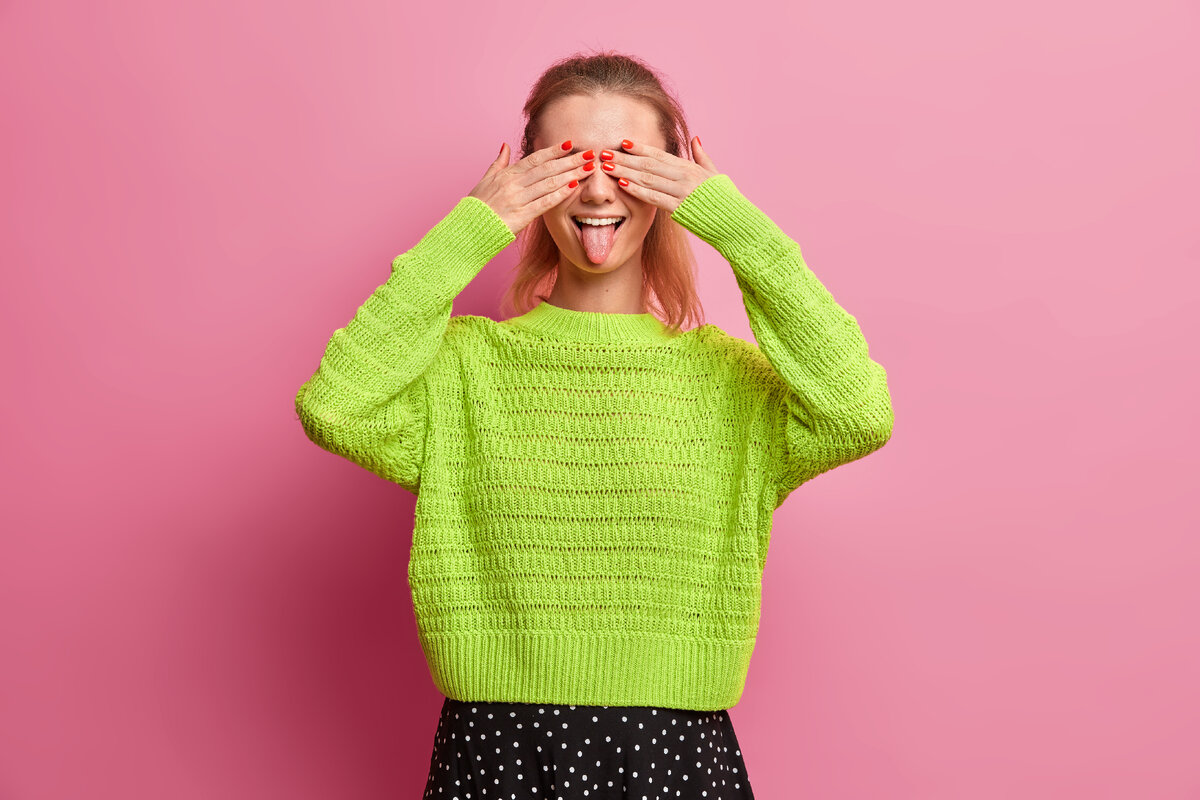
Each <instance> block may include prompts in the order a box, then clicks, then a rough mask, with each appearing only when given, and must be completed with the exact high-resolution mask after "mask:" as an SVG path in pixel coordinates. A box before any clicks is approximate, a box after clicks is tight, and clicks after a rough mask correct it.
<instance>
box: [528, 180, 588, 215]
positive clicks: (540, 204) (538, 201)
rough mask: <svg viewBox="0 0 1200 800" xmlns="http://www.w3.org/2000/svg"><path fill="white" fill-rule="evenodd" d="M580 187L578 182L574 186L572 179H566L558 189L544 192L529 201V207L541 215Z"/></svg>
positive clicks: (535, 213)
mask: <svg viewBox="0 0 1200 800" xmlns="http://www.w3.org/2000/svg"><path fill="white" fill-rule="evenodd" d="M547 180H552V179H550V178H548V179H547ZM573 180H575V179H573ZM578 188H579V184H578V183H576V184H575V185H574V186H572V185H571V181H565V182H564V183H563V185H562V186H559V187H558V188H557V189H554V190H553V191H551V192H548V193H546V194H543V195H541V196H540V197H536V198H534V199H533V200H532V202H530V203H529V209H530V211H531V212H532V213H533V214H534V215H535V216H539V217H540V216H541V215H542V214H545V213H546V212H547V211H549V210H551V209H552V208H554V207H556V206H557V205H558V204H559V203H561V202H563V201H564V200H566V199H567V198H568V197H570V196H571V195H573V194H575V191H576V190H577V189H578Z"/></svg>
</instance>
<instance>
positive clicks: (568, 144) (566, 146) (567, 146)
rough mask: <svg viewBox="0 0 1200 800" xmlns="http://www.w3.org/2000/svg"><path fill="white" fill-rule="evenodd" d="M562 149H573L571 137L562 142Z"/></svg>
mask: <svg viewBox="0 0 1200 800" xmlns="http://www.w3.org/2000/svg"><path fill="white" fill-rule="evenodd" d="M562 149H563V150H570V149H571V140H570V139H567V140H566V141H565V142H563V143H562Z"/></svg>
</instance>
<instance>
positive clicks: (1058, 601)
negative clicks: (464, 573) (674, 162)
mask: <svg viewBox="0 0 1200 800" xmlns="http://www.w3.org/2000/svg"><path fill="white" fill-rule="evenodd" d="M63 5H64V4H45V3H42V4H35V3H8V4H6V5H5V8H4V13H3V18H4V22H3V24H2V25H0V90H2V95H0V97H2V100H3V108H4V111H3V114H2V118H3V124H2V126H0V131H2V134H3V136H4V151H5V154H6V157H5V158H4V159H3V160H2V161H0V185H2V186H3V191H2V192H0V202H3V214H2V215H0V232H2V234H3V238H2V240H0V244H2V246H3V257H4V259H5V262H6V265H7V267H6V269H5V276H6V279H5V284H6V285H5V290H4V291H3V293H0V303H2V304H3V308H2V313H0V320H2V323H0V324H3V326H4V330H3V333H4V342H5V353H6V356H5V359H6V372H7V380H6V381H5V382H4V385H5V387H6V388H5V391H4V395H3V396H4V414H3V419H4V448H3V452H4V459H3V470H4V475H3V478H4V481H5V488H6V491H5V501H4V503H3V504H2V507H3V514H4V519H3V521H2V525H3V529H4V531H5V533H4V535H3V538H2V539H0V547H2V550H0V797H3V798H4V800H43V799H50V800H60V799H61V800H68V799H73V798H83V797H86V798H89V800H107V799H108V798H113V799H114V800H115V799H116V798H121V800H129V799H130V798H154V799H155V800H157V799H158V798H172V800H191V799H192V798H216V797H219V798H230V799H234V798H254V799H255V800H258V799H259V798H275V797H279V798H289V799H292V800H300V798H332V797H336V798H376V797H378V798H383V797H408V798H414V797H418V796H419V793H420V792H421V791H422V789H423V787H424V779H425V771H426V769H427V768H428V765H429V753H430V748H431V745H432V736H433V730H434V725H435V721H436V715H437V711H438V708H439V706H440V702H441V696H440V695H439V694H438V693H437V692H436V690H435V689H434V687H433V685H432V683H431V681H430V680H429V676H428V674H427V672H426V670H425V665H424V661H423V660H422V657H421V652H420V650H419V647H418V644H417V640H416V632H415V626H414V621H413V617H412V609H411V603H410V598H409V594H408V586H407V583H406V575H405V568H406V564H407V556H408V549H407V547H408V541H409V539H408V537H409V535H410V531H411V520H412V509H413V499H412V496H411V495H408V494H406V493H405V492H403V491H402V490H400V489H399V488H397V487H395V486H393V485H390V484H387V483H385V482H384V481H382V480H380V479H378V478H376V477H374V476H372V475H370V474H369V473H367V472H365V471H364V470H362V469H360V468H358V467H356V466H354V465H353V464H350V463H349V462H345V461H342V460H340V459H338V458H337V457H335V456H332V455H329V454H326V453H323V452H322V451H321V450H319V449H318V448H316V447H315V445H313V444H311V443H310V442H309V441H308V440H307V439H305V437H304V435H303V432H302V430H301V428H300V425H299V423H298V422H297V420H296V419H295V417H294V414H293V410H292V399H293V396H294V394H295V391H296V389H297V388H298V387H299V385H300V383H301V382H302V381H303V380H304V379H305V378H306V377H307V376H308V375H309V374H310V373H311V372H312V370H313V369H314V368H315V367H316V363H317V360H318V359H319V357H320V355H321V352H322V350H323V347H324V344H325V341H326V339H327V338H328V337H329V335H330V334H331V333H332V331H333V330H334V329H335V328H336V327H339V326H341V325H343V324H344V323H345V322H346V321H347V320H348V319H349V317H350V316H351V315H352V314H353V312H354V310H355V308H356V307H357V305H358V304H359V303H360V302H361V301H362V300H363V299H365V298H366V296H367V295H368V294H369V292H370V291H371V290H372V289H373V288H374V287H375V286H376V285H378V284H379V283H380V282H382V281H383V280H384V279H385V278H386V275H387V270H388V268H389V265H390V261H391V258H392V257H393V256H395V255H397V254H398V253H400V252H403V251H404V250H406V249H407V248H408V247H410V246H411V245H412V244H413V243H415V241H416V240H417V239H418V238H419V237H420V235H421V234H422V233H423V232H424V231H425V230H427V229H428V228H429V227H430V226H431V225H432V224H433V223H434V222H436V221H437V220H438V219H439V218H440V217H441V216H442V215H443V214H444V213H445V212H446V211H448V210H449V208H450V207H451V206H452V205H453V203H454V202H455V201H456V200H457V199H458V198H460V197H461V196H462V195H464V194H466V193H467V192H468V191H470V189H471V187H472V186H474V184H475V183H476V182H477V180H478V178H479V177H480V175H482V173H483V171H484V169H486V167H487V165H488V164H489V163H490V161H491V160H492V158H493V157H494V156H495V153H496V150H497V148H498V147H499V144H500V142H501V141H504V140H507V141H508V142H509V143H510V144H512V145H514V146H515V145H516V144H517V134H518V130H519V124H520V117H519V112H520V105H521V102H522V100H523V99H524V97H525V93H526V92H527V90H528V88H529V85H530V83H531V81H532V80H533V79H534V78H535V77H536V75H537V74H538V72H539V70H541V69H542V68H543V67H545V66H546V65H547V64H548V63H549V62H550V61H551V60H553V59H555V58H558V57H560V56H562V55H566V54H568V53H571V52H573V51H575V50H577V49H590V48H592V47H612V48H616V49H619V50H622V51H626V52H631V53H635V54H638V55H640V56H642V57H644V58H646V59H648V60H649V61H650V62H651V63H653V64H655V65H656V66H658V67H659V68H660V69H662V70H663V71H664V72H666V74H667V75H668V76H669V77H670V78H671V79H672V81H673V82H674V85H675V87H676V88H677V89H678V91H679V93H680V94H681V96H682V98H683V101H684V103H685V105H686V107H687V108H688V110H689V113H690V117H691V122H692V124H693V125H694V128H695V132H696V133H698V134H700V136H701V137H702V138H703V141H704V144H705V145H706V147H707V149H708V151H709V152H710V154H711V155H712V157H713V158H714V159H715V160H716V163H717V164H718V166H719V167H720V168H721V169H722V171H724V172H726V173H728V174H729V175H731V176H732V177H733V178H734V180H735V181H736V182H737V183H738V185H739V187H740V188H741V189H742V190H743V191H744V192H745V193H746V194H747V196H748V197H750V198H751V199H752V200H754V201H755V202H756V203H757V204H758V205H759V206H760V207H761V208H763V209H764V210H765V211H767V212H768V213H769V214H771V216H772V217H773V218H774V219H775V220H776V221H777V222H778V223H779V224H780V225H781V226H782V227H783V228H784V229H785V230H787V231H789V232H790V233H791V234H792V236H793V237H794V238H796V239H797V240H798V241H799V242H800V243H801V244H802V246H803V248H804V253H805V256H806V258H807V260H808V263H809V265H810V266H811V267H812V268H813V269H814V271H816V272H817V274H818V275H819V276H820V277H821V278H822V279H823V280H824V282H825V283H826V285H827V286H828V287H829V288H830V290H831V291H833V292H834V293H835V295H836V296H837V298H838V300H839V301H840V302H841V303H842V304H843V305H844V306H845V307H846V308H847V309H848V310H850V311H851V313H852V314H854V315H855V316H856V318H857V319H858V320H859V321H860V324H861V325H862V327H863V329H864V332H865V333H866V335H867V339H868V341H869V343H870V345H871V349H872V355H873V356H874V357H875V358H876V359H877V360H879V361H880V362H881V363H882V364H884V365H885V366H886V368H887V369H888V373H889V378H890V386H891V389H892V396H893V401H894V405H895V412H896V420H897V422H896V429H895V433H894V435H893V439H892V441H891V443H890V444H889V445H888V446H887V447H886V448H885V449H884V450H882V451H881V452H880V453H878V454H876V455H874V456H872V457H870V458H868V459H866V460H864V461H862V462H858V463H855V464H851V465H849V466H846V467H844V468H842V469H840V470H838V471H836V472H834V473H831V474H829V475H826V476H822V477H821V478H819V479H817V480H816V481H814V482H813V483H811V484H809V485H807V486H806V487H804V488H803V489H801V490H800V491H799V492H798V493H797V494H795V495H793V496H792V497H791V498H790V499H789V500H788V502H787V504H786V505H785V506H784V507H783V508H782V509H781V510H780V511H779V513H778V514H777V516H776V528H775V538H774V541H773V544H772V548H771V557H770V559H769V561H768V566H767V580H766V587H765V605H764V612H763V621H762V628H761V632H760V638H759V644H758V649H757V650H756V653H755V661H754V665H753V667H752V669H751V673H750V682H749V684H748V687H747V689H746V693H745V695H744V697H743V699H742V701H741V703H740V704H739V705H738V706H737V707H736V708H735V709H734V710H733V711H732V712H731V715H732V717H733V719H734V722H735V725H736V727H737V730H738V732H739V737H740V741H741V744H742V749H743V753H744V757H745V759H746V762H747V767H748V769H749V772H750V779H751V782H752V784H753V785H754V787H755V789H756V792H757V794H758V795H759V796H760V797H761V798H763V799H764V800H773V799H774V798H823V799H827V798H853V799H855V800H858V799H859V798H861V799H862V800H868V799H869V800H878V798H888V799H889V800H909V798H912V799H913V800H941V799H942V798H945V800H963V799H964V798H967V799H969V800H991V799H992V798H997V799H999V798H1016V797H1019V798H1022V800H1035V799H1040V798H1077V797H1078V798H1082V797H1086V798H1089V800H1098V799H1099V798H1139V800H1140V798H1154V800H1174V799H1175V798H1179V799H1180V800H1182V798H1196V797H1200V761H1198V760H1197V759H1196V757H1195V756H1196V752H1197V743H1200V681H1197V675H1200V635H1198V634H1197V625H1196V618H1197V610H1198V609H1200V588H1198V581H1197V580H1196V579H1197V577H1200V574H1198V569H1197V567H1198V566H1200V538H1198V537H1197V535H1196V534H1197V530H1200V526H1198V524H1197V522H1198V520H1197V509H1196V504H1195V502H1194V499H1192V498H1194V489H1195V487H1194V483H1195V478H1196V475H1197V455H1196V453H1197V447H1196V445H1197V444H1198V442H1197V425H1196V419H1197V415H1196V409H1195V403H1196V399H1197V394H1196V357H1195V345H1196V342H1197V328H1196V322H1195V320H1196V318H1197V314H1198V313H1200V302H1198V301H1197V296H1198V290H1200V281H1198V280H1197V268H1198V267H1200V263H1198V261H1200V237H1198V234H1197V220H1198V219H1200V216H1198V214H1197V212H1198V209H1197V191H1196V187H1197V185H1198V183H1200V174H1198V172H1200V170H1198V158H1197V143H1198V142H1200V130H1198V128H1200V125H1198V122H1200V119H1198V116H1200V105H1198V104H1197V102H1196V100H1197V96H1198V95H1197V87H1198V83H1197V77H1198V72H1200V67H1198V61H1197V59H1196V57H1195V55H1194V45H1195V40H1196V38H1197V37H1196V35H1197V28H1198V25H1197V23H1198V18H1200V12H1198V11H1197V7H1196V5H1195V4H1193V3H1183V2H1168V1H1167V0H1158V2H1150V3H1148V4H1145V3H1144V4H1140V5H1138V6H1136V11H1135V10H1132V9H1133V8H1134V7H1132V6H1130V7H1129V10H1124V9H1120V8H1119V7H1118V4H1095V3H1086V2H1082V1H1079V2H1061V1H1060V2H1054V3H1050V4H1047V3H1045V2H1034V1H1033V0H1018V1H1017V2H1009V3H1002V4H987V5H986V6H984V7H982V8H981V7H980V4H973V3H961V2H951V1H950V0H933V1H932V2H924V3H918V4H913V3H882V2H878V3H874V4H869V5H867V6H863V5H862V4H834V3H810V4H807V7H805V5H799V6H797V5H795V4H787V3H769V4H768V3H749V4H747V3H735V4H732V5H726V4H717V3H703V2H701V3H693V4H684V5H680V4H676V3H662V4H654V3H651V4H645V3H643V4H638V5H635V6H632V7H630V6H620V7H617V6H612V7H611V9H612V10H611V11H604V10H603V9H601V7H593V6H587V5H556V6H550V5H545V6H541V5H512V6H508V7H500V8H496V9H493V8H492V7H491V6H490V5H485V4H477V5H475V6H472V7H470V8H466V9H464V8H455V7H438V5H437V4H431V3H427V4H424V5H423V6H421V7H420V8H417V9H416V10H412V11H410V10H407V8H406V7H408V6H410V5H412V4H406V3H358V4H355V5H352V6H350V7H346V6H345V5H340V6H339V7H338V9H337V10H335V9H334V7H333V6H331V5H328V4H309V5H307V6H306V5H304V4H300V5H298V4H296V3H256V4H251V5H250V6H249V7H247V6H246V5H245V4H243V3H232V2H205V3H200V2H188V3H151V2H146V1H145V0H143V1H142V2H126V3H123V4H93V3H76V4H73V5H74V7H73V8H69V9H64V8H62V6H63ZM101 5H106V6H109V9H108V10H99V9H98V6H101ZM118 5H119V6H121V7H117V6H118ZM1189 52H1191V53H1192V55H1189ZM695 248H696V251H697V253H698V255H699V257H700V259H701V261H702V264H701V266H702V282H703V283H702V290H703V299H704V301H705V304H706V307H707V310H708V313H709V321H711V322H715V323H717V324H719V325H721V326H722V327H724V328H725V329H726V330H728V331H730V332H732V333H734V334H736V335H740V336H743V337H749V336H750V331H749V326H748V324H747V321H746V319H745V312H744V309H743V308H742V305H741V299H740V296H739V295H738V293H737V287H736V283H735V281H734V279H733V275H732V272H731V271H730V269H729V267H728V265H727V264H726V263H725V262H724V261H722V260H721V259H720V258H719V256H717V255H716V254H715V251H713V250H711V248H709V247H707V246H706V245H704V244H703V243H700V242H699V241H696V242H695ZM512 259H513V252H512V248H510V250H509V251H506V252H505V253H504V254H502V255H501V256H500V257H499V258H497V259H496V260H495V261H494V262H492V264H491V265H489V266H488V267H487V268H486V269H485V270H484V271H483V273H481V275H480V276H479V278H478V279H476V280H475V281H474V282H473V283H472V284H471V285H470V286H469V287H468V288H467V289H466V291H465V292H464V293H463V294H462V295H461V296H460V298H459V300H458V301H457V303H456V305H455V312H456V313H476V314H487V315H491V316H496V314H497V305H496V304H497V301H498V297H499V294H500V292H501V291H502V289H503V287H504V285H505V280H506V278H507V269H508V267H509V266H510V265H511V264H512ZM710 800H711V798H710Z"/></svg>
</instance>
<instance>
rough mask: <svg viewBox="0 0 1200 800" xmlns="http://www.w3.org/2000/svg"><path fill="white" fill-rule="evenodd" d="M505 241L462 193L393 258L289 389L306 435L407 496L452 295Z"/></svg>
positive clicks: (419, 457)
mask: <svg viewBox="0 0 1200 800" xmlns="http://www.w3.org/2000/svg"><path fill="white" fill-rule="evenodd" d="M514 238H515V237H514V235H513V233H512V232H511V231H510V230H509V228H508V226H507V225H506V224H505V223H504V221H503V220H502V219H501V218H500V217H499V216H498V215H497V214H496V213H495V212H494V211H492V209H491V207H490V206H488V205H487V204H486V203H484V202H483V201H482V200H479V199H478V198H475V197H472V196H470V195H468V196H466V197H463V198H462V199H461V200H459V201H458V203H457V204H456V205H455V206H454V208H453V209H451V211H450V212H449V213H448V214H447V215H446V216H445V217H443V218H442V219H441V221H439V222H438V223H437V224H436V225H434V227H433V228H432V229H430V230H429V231H428V232H427V233H426V234H425V235H424V236H423V237H422V238H421V240H420V241H419V242H418V243H417V244H416V245H414V246H413V247H412V248H411V249H410V250H408V251H407V252H405V253H402V254H401V255H399V256H396V258H395V259H394V260H393V261H392V267H391V275H390V276H389V277H388V279H387V281H386V282H385V283H383V284H382V285H380V286H378V287H377V288H376V289H375V290H374V291H373V292H372V293H371V295H370V296H369V297H368V298H367V299H366V301H365V302H363V304H362V305H361V306H359V308H358V310H357V311H356V312H355V314H354V317H353V319H351V320H350V321H349V322H348V323H347V324H346V326H345V327H343V328H338V329H337V330H335V331H334V332H333V336H332V337H331V338H330V339H329V343H328V344H327V345H326V347H325V353H324V355H323V356H322V357H321V361H320V364H319V365H318V367H317V370H316V372H315V373H314V374H313V375H312V377H310V378H309V379H308V380H307V381H305V382H304V384H303V385H302V386H301V387H300V390H299V391H298V392H297V393H296V401H295V407H296V413H297V414H298V415H299V418H300V422H301V424H302V426H303V428H304V432H305V434H306V435H307V436H308V438H309V439H311V440H312V441H313V442H314V443H316V444H317V445H319V446H320V447H322V448H323V449H325V450H328V451H329V452H331V453H335V454H337V455H340V456H343V457H345V458H347V459H349V460H350V461H353V462H354V463H356V464H358V465H360V466H362V467H364V468H366V469H367V470H369V471H371V472H373V473H375V474H376V475H379V476H380V477H381V478H384V479H386V480H389V481H392V482H394V483H397V484H400V485H401V486H403V487H404V488H406V489H408V490H409V491H411V492H414V493H416V491H417V488H418V485H419V482H420V474H421V464H422V461H423V459H424V455H425V432H426V425H427V420H428V412H427V404H426V387H425V382H424V381H423V380H422V375H423V374H424V373H425V371H426V369H427V368H428V366H429V365H430V364H431V363H432V362H433V360H434V358H435V357H436V356H437V354H438V352H439V349H440V348H441V346H442V343H443V339H444V338H445V334H446V331H447V328H448V326H449V322H450V312H451V308H452V303H453V300H454V298H455V297H456V296H457V295H458V294H459V293H460V292H461V291H462V290H463V289H464V288H466V286H467V284H469V283H470V282H471V280H472V279H473V278H474V277H475V276H476V275H477V274H478V273H479V272H480V270H482V269H483V267H484V266H486V265H487V263H488V262H489V261H490V260H491V259H492V258H493V257H494V256H495V255H496V254H497V253H499V252H500V251H501V250H503V249H504V248H505V247H507V246H508V244H509V243H511V242H512V241H513V240H514Z"/></svg>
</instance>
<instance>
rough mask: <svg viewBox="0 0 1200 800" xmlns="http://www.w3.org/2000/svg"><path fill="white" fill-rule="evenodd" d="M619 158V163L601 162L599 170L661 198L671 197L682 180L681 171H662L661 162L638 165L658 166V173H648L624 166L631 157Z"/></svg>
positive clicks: (670, 169) (669, 169)
mask: <svg viewBox="0 0 1200 800" xmlns="http://www.w3.org/2000/svg"><path fill="white" fill-rule="evenodd" d="M668 155H669V154H668ZM620 158H621V160H620V161H618V160H615V159H614V160H613V161H605V162H602V163H601V169H603V170H604V172H606V173H607V174H609V175H612V176H613V177H614V178H617V179H618V182H619V181H620V179H625V180H628V181H630V182H632V183H636V184H637V185H638V186H641V187H643V188H645V189H648V190H650V191H654V192H657V193H658V194H660V195H662V196H663V197H673V196H674V194H673V192H674V191H675V190H677V189H678V187H679V186H680V185H681V180H682V179H683V178H684V174H683V171H682V170H675V169H674V168H665V169H664V168H663V167H662V162H659V161H654V160H653V159H650V160H649V161H643V162H639V163H646V164H650V165H654V164H657V165H659V166H658V169H659V170H660V171H659V172H650V171H647V170H643V169H638V168H636V167H634V166H630V165H628V164H626V163H625V162H626V161H627V160H629V159H631V158H632V156H621V157H620ZM692 169H695V167H694V166H693V167H692ZM680 199H682V198H680Z"/></svg>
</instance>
